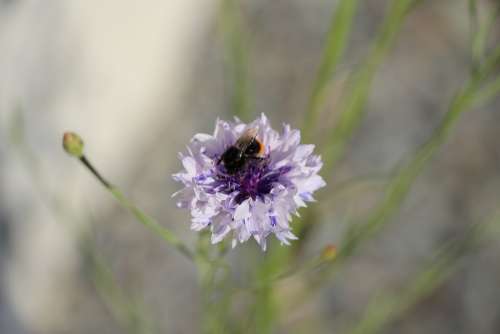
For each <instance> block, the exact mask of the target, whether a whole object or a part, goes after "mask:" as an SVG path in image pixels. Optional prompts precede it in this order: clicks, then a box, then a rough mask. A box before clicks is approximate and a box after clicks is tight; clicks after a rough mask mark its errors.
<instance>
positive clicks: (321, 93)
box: [303, 0, 358, 138]
mask: <svg viewBox="0 0 500 334" xmlns="http://www.w3.org/2000/svg"><path fill="white" fill-rule="evenodd" d="M357 7H358V0H340V2H339V4H338V5H337V6H336V8H335V11H334V13H333V15H332V22H331V25H330V29H329V31H328V33H327V35H326V45H325V47H324V50H323V59H322V61H321V64H320V66H319V68H318V73H317V75H316V79H315V81H314V84H313V90H312V94H311V97H310V98H309V103H308V107H307V112H306V113H305V120H304V126H303V133H304V137H305V138H309V137H310V136H311V131H312V130H313V129H314V127H315V125H316V122H317V119H318V116H319V113H320V110H321V107H322V105H323V102H324V97H325V93H326V90H327V87H328V83H329V82H330V80H331V77H332V75H333V74H334V73H335V70H336V69H337V66H338V64H339V63H340V61H341V59H342V56H343V54H344V51H345V49H346V46H347V41H348V39H349V34H350V31H351V27H352V23H353V18H354V16H355V14H356V9H357Z"/></svg>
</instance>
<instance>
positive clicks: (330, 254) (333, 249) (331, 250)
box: [321, 244, 337, 261]
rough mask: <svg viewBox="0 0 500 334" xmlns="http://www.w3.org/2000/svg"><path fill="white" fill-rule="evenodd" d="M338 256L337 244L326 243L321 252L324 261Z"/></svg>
mask: <svg viewBox="0 0 500 334" xmlns="http://www.w3.org/2000/svg"><path fill="white" fill-rule="evenodd" d="M336 257H337V246H335V245H332V244H330V245H326V246H325V248H323V251H322V252H321V260H323V261H333V260H335V258H336Z"/></svg>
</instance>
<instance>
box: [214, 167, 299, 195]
mask: <svg viewBox="0 0 500 334" xmlns="http://www.w3.org/2000/svg"><path fill="white" fill-rule="evenodd" d="M290 169H291V168H290V167H287V166H285V167H281V168H277V169H272V168H270V167H269V158H268V157H265V158H264V159H261V160H256V159H255V160H254V159H251V160H248V161H247V162H246V164H245V166H244V167H243V168H242V169H241V170H239V171H237V172H236V173H234V174H229V173H227V172H226V170H225V168H224V166H222V165H218V166H216V171H215V183H216V191H218V192H222V193H224V194H232V193H234V192H237V194H236V197H235V201H236V202H237V203H238V204H239V203H242V202H243V201H245V200H246V199H248V198H252V199H253V200H255V199H257V198H260V199H261V200H264V197H265V196H266V195H268V194H269V193H270V192H271V190H272V189H273V187H274V186H275V185H276V184H278V183H284V180H283V178H282V176H283V175H284V174H286V173H288V172H289V171H290Z"/></svg>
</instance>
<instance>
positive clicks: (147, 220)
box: [79, 156, 194, 260]
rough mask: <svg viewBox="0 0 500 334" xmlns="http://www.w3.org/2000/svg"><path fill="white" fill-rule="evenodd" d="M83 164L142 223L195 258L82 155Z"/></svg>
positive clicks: (173, 235)
mask: <svg viewBox="0 0 500 334" xmlns="http://www.w3.org/2000/svg"><path fill="white" fill-rule="evenodd" d="M79 160H80V161H81V162H82V164H83V165H84V166H85V167H86V168H87V169H88V170H89V171H90V172H91V173H92V174H93V175H94V176H95V177H96V178H97V180H99V182H100V183H101V184H102V185H103V186H104V187H105V188H106V189H107V190H108V191H109V192H110V193H111V194H112V195H113V197H115V199H116V200H117V201H118V203H120V205H121V206H122V207H124V208H126V209H127V210H128V211H129V212H130V213H132V215H134V217H135V218H136V219H137V220H138V221H139V222H140V223H142V224H143V225H144V226H146V227H147V228H149V229H150V230H151V231H153V232H154V233H155V234H157V235H158V236H160V237H161V238H162V239H163V240H165V241H166V242H167V243H169V244H170V245H172V246H174V247H175V248H176V249H177V250H178V251H179V252H181V253H182V254H183V255H184V256H186V257H187V258H188V259H190V260H194V255H193V253H192V252H191V250H190V249H189V248H188V247H187V246H186V245H185V244H184V243H183V242H182V241H181V240H180V239H179V238H177V236H176V235H175V234H174V233H172V232H171V231H170V230H169V229H167V228H165V227H163V226H162V225H160V224H159V223H158V222H156V221H155V220H154V219H153V218H151V217H150V216H148V215H147V214H145V213H144V212H143V211H142V210H140V209H139V208H138V207H137V206H135V205H134V204H133V203H132V202H131V201H130V200H128V199H127V198H126V197H125V196H124V195H123V193H122V192H121V191H120V190H119V189H118V188H117V187H116V186H113V185H111V183H110V182H108V181H107V180H106V179H105V178H104V177H103V176H102V175H101V174H100V173H99V172H98V170H97V169H96V168H95V167H94V166H93V165H92V164H91V163H90V162H89V160H88V159H87V158H86V157H85V156H82V157H81V158H80V159H79Z"/></svg>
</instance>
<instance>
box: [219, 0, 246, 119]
mask: <svg viewBox="0 0 500 334" xmlns="http://www.w3.org/2000/svg"><path fill="white" fill-rule="evenodd" d="M220 1H221V5H220V13H219V20H220V26H221V33H222V37H223V44H224V47H225V51H226V58H227V65H228V69H229V73H230V75H231V77H232V80H231V84H230V85H229V87H230V90H231V91H232V108H231V110H232V112H233V113H234V114H235V115H236V116H238V117H240V118H242V119H244V120H245V119H248V118H249V117H250V116H251V112H250V107H249V103H248V95H249V93H248V89H249V84H248V51H247V49H246V46H245V43H246V42H247V38H246V36H245V34H244V31H243V27H242V19H241V13H240V8H239V0H220Z"/></svg>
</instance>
